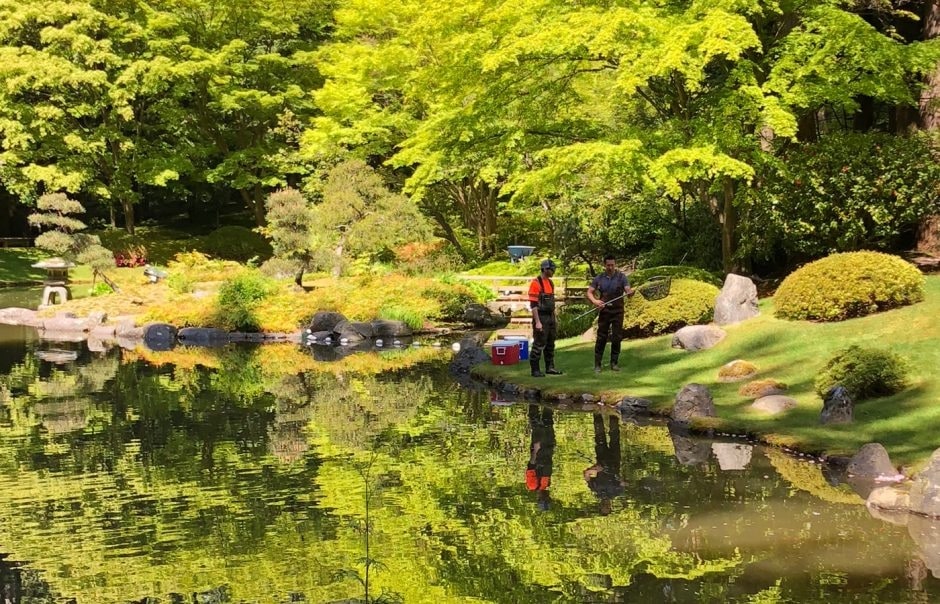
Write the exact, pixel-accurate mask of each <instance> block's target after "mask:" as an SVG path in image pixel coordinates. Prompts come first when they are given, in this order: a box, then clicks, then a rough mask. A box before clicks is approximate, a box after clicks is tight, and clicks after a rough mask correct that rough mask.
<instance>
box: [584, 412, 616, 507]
mask: <svg viewBox="0 0 940 604" xmlns="http://www.w3.org/2000/svg"><path fill="white" fill-rule="evenodd" d="M593 419H594V456H595V457H596V458H597V461H596V462H595V463H594V465H592V466H590V467H589V468H587V469H586V470H584V480H585V481H587V485H588V488H589V489H591V492H593V493H594V496H595V497H597V498H598V499H599V500H600V507H599V509H600V513H601V514H602V515H603V516H606V515H608V514H610V510H611V501H612V500H613V498H614V497H618V496H620V495H622V494H623V493H624V485H625V483H624V481H623V478H621V477H620V418H619V417H618V416H616V415H609V416H607V423H608V426H609V432H605V431H604V416H603V415H602V414H600V413H594V414H593Z"/></svg>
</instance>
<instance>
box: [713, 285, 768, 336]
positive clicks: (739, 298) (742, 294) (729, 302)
mask: <svg viewBox="0 0 940 604" xmlns="http://www.w3.org/2000/svg"><path fill="white" fill-rule="evenodd" d="M759 314H760V311H759V310H757V286H756V285H754V282H753V281H751V280H750V279H748V278H747V277H742V276H741V275H735V274H733V273H732V274H729V275H728V276H727V277H725V284H724V287H722V288H721V292H719V293H718V297H717V298H715V323H717V324H718V325H731V324H732V323H740V322H741V321H746V320H747V319H750V318H752V317H756V316H757V315H759Z"/></svg>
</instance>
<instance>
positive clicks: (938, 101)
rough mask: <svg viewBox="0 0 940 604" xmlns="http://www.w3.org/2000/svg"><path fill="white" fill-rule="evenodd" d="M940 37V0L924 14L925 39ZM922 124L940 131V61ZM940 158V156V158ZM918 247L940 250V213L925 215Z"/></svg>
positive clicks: (923, 100) (924, 97)
mask: <svg viewBox="0 0 940 604" xmlns="http://www.w3.org/2000/svg"><path fill="white" fill-rule="evenodd" d="M938 37H940V0H932V1H931V2H928V4H927V7H926V9H925V14H924V40H925V41H926V40H934V39H936V38H938ZM919 109H920V125H921V127H922V128H923V129H924V130H926V131H927V132H931V133H934V134H936V133H937V132H938V131H940V63H938V64H937V65H935V66H934V70H933V72H932V73H931V74H930V75H929V76H927V85H926V86H925V87H924V90H923V92H922V93H921V95H920V106H919ZM938 159H940V158H938ZM918 231H919V232H918V241H917V244H918V246H917V247H918V249H919V250H921V251H927V252H940V249H938V248H940V214H933V215H931V216H927V217H925V218H924V219H923V220H922V221H921V223H920V228H919V229H918Z"/></svg>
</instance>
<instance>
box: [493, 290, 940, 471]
mask: <svg viewBox="0 0 940 604" xmlns="http://www.w3.org/2000/svg"><path fill="white" fill-rule="evenodd" d="M937 317H940V277H936V276H935V277H928V279H927V299H926V301H924V302H922V303H920V304H916V305H914V306H910V307H906V308H900V309H896V310H892V311H888V312H884V313H879V314H877V315H872V316H869V317H864V318H861V319H852V320H850V321H844V322H840V323H809V322H805V321H784V320H780V319H776V318H774V317H773V301H772V300H763V301H762V302H761V316H759V317H757V318H755V319H752V320H750V321H746V322H744V323H740V324H738V325H732V326H728V327H726V328H725V329H726V331H727V332H728V336H727V337H726V338H725V339H724V340H723V341H722V342H721V343H720V344H719V345H718V346H716V347H715V348H712V349H710V350H706V351H702V352H696V353H689V352H685V351H682V350H677V349H673V348H671V347H670V343H671V340H672V336H671V335H668V336H662V337H657V338H649V339H645V340H635V341H625V342H624V343H623V351H622V353H621V359H620V366H621V368H622V369H623V371H621V372H620V373H617V374H615V373H611V372H609V371H606V372H604V373H601V374H600V375H599V376H598V375H596V374H595V373H594V372H593V343H592V342H585V341H583V340H581V339H579V338H574V339H569V340H564V341H562V342H560V343H559V350H558V355H557V359H556V361H557V365H558V366H559V367H560V368H561V369H562V370H564V371H565V374H564V375H562V376H558V377H549V378H532V377H530V376H529V366H528V364H527V363H520V364H519V365H515V366H508V367H505V366H503V367H500V366H489V365H486V366H481V367H478V371H479V372H480V373H481V374H483V375H488V376H500V377H503V378H505V379H508V380H510V381H512V382H513V383H518V384H520V385H523V386H527V387H535V388H540V389H544V390H545V391H547V392H549V393H555V392H569V393H571V394H575V395H579V394H581V393H599V394H601V395H603V396H604V397H605V399H607V400H611V401H612V400H616V399H619V398H621V397H623V396H626V395H631V396H640V397H645V398H648V399H650V400H651V401H653V406H654V408H655V410H657V411H660V412H664V411H667V410H668V409H669V408H670V407H671V406H672V404H673V400H674V398H675V395H676V393H678V391H679V390H680V389H681V388H682V387H683V386H684V385H685V384H689V383H692V382H695V383H699V384H704V385H706V386H707V387H708V388H709V389H710V390H711V392H712V394H713V396H714V398H715V404H716V405H717V407H718V415H719V418H720V422H718V424H717V425H718V426H719V427H720V428H721V429H724V430H729V431H741V432H749V433H753V434H756V435H760V436H762V437H763V438H764V439H766V440H768V441H770V442H774V443H777V444H788V445H790V446H798V447H800V448H803V449H805V450H810V451H826V452H828V453H850V452H854V451H855V450H857V449H858V448H859V447H861V445H863V444H865V443H868V442H880V443H882V444H883V445H885V447H887V449H888V451H889V452H890V454H891V458H892V460H893V461H894V462H895V463H918V462H922V461H924V460H925V459H926V458H927V457H928V456H929V455H930V454H931V453H932V452H933V450H934V449H936V448H937V447H938V446H940V376H938V374H937V369H938V368H940V323H938V321H937V320H936V318H937ZM850 344H862V345H865V346H875V347H883V348H887V349H890V350H892V351H894V352H896V353H898V354H900V355H902V356H903V357H904V358H905V359H907V360H908V361H909V362H910V365H911V366H912V368H913V371H912V375H911V378H912V383H911V385H910V387H909V388H907V389H906V390H904V391H903V392H901V393H899V394H896V395H894V396H890V397H885V398H879V399H873V400H869V401H863V402H860V403H858V404H857V405H856V406H855V422H854V423H852V424H848V425H828V426H823V425H820V424H819V412H820V410H821V409H822V400H821V399H820V398H819V396H818V395H816V393H815V392H814V391H813V381H814V379H815V378H816V375H817V373H819V371H820V370H821V369H822V367H823V365H824V364H825V363H826V361H827V360H828V359H829V358H830V357H831V356H832V355H833V354H835V352H836V351H838V350H840V349H842V348H845V347H846V346H849V345H850ZM608 352H609V349H608ZM735 359H745V360H748V361H751V362H752V363H754V364H756V365H757V367H758V369H759V372H758V374H757V376H756V379H760V378H773V379H776V380H779V381H781V382H783V383H785V384H787V385H788V386H789V391H788V395H789V396H792V397H793V398H794V399H796V400H797V402H798V403H799V406H798V407H797V408H796V409H794V410H792V411H791V412H790V413H788V414H787V415H785V416H783V417H775V418H769V417H766V416H762V415H758V414H756V413H754V412H752V411H751V410H750V409H749V407H750V403H751V400H750V399H748V398H745V397H743V396H741V395H739V394H738V388H739V387H740V386H741V384H740V383H732V384H723V383H719V382H718V368H719V367H721V366H722V365H724V364H725V363H728V362H730V361H733V360H735Z"/></svg>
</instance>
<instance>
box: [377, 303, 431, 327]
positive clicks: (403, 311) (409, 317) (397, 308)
mask: <svg viewBox="0 0 940 604" xmlns="http://www.w3.org/2000/svg"><path fill="white" fill-rule="evenodd" d="M378 318H380V319H387V320H389V321H401V322H402V323H405V324H406V325H408V327H410V328H412V329H421V328H422V327H424V316H423V315H422V314H421V313H420V312H418V311H417V310H415V309H413V308H408V307H406V306H401V305H398V304H386V305H385V306H383V307H382V308H380V309H379V317H378Z"/></svg>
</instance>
